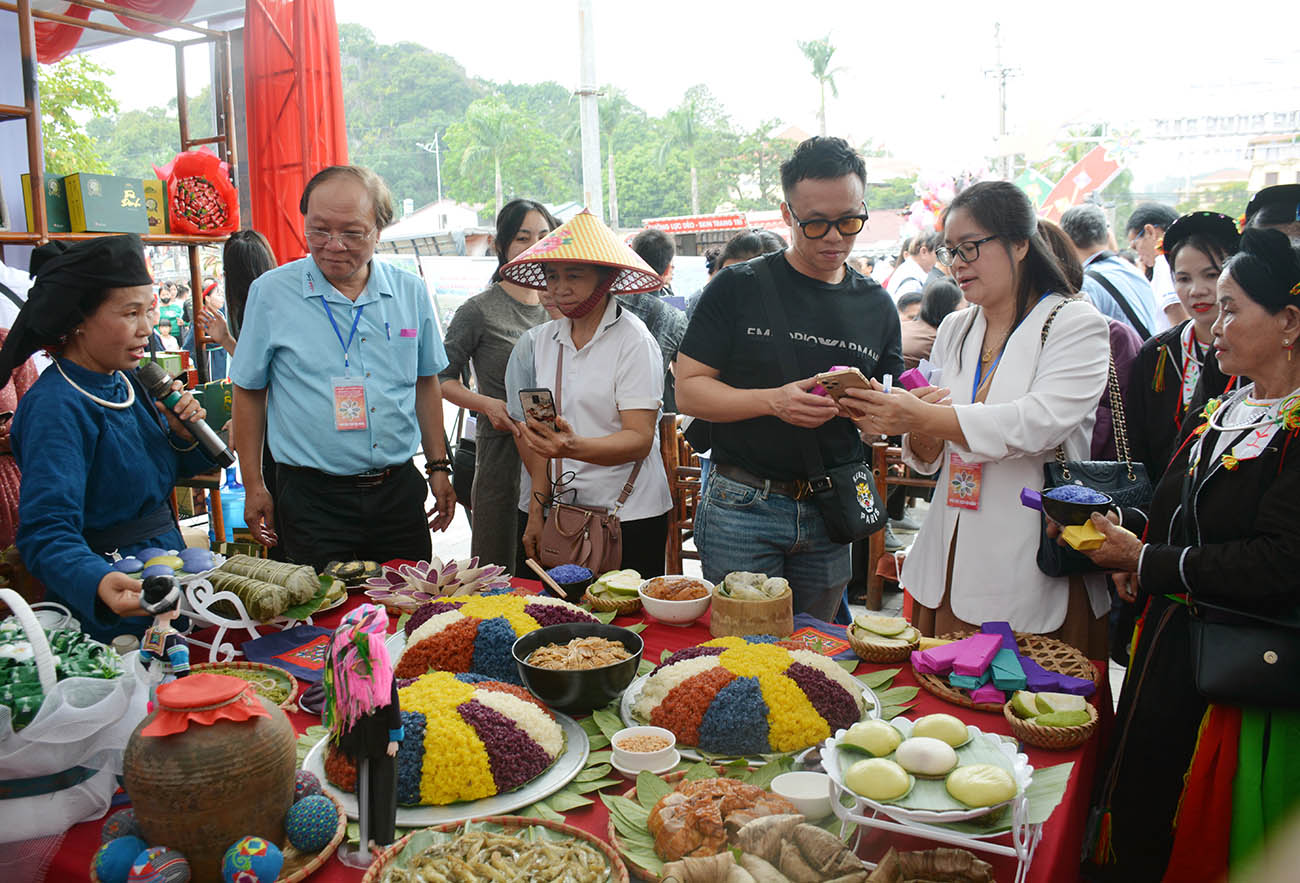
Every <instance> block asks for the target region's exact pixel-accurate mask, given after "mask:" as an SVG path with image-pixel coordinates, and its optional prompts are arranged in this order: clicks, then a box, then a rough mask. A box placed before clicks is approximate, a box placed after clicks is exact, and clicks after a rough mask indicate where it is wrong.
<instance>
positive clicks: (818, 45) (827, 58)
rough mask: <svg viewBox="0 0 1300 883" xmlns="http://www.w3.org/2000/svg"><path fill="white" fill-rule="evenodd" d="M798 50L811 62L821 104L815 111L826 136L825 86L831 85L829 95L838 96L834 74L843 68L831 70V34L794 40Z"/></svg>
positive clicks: (823, 135) (833, 48) (832, 52)
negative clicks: (814, 38)
mask: <svg viewBox="0 0 1300 883" xmlns="http://www.w3.org/2000/svg"><path fill="white" fill-rule="evenodd" d="M795 42H796V43H798V45H799V50H800V51H801V52H803V54H804V57H805V58H807V59H808V60H809V61H811V62H812V75H813V79H814V80H816V81H817V88H818V90H819V91H820V93H821V105H820V107H819V109H818V111H817V119H818V121H819V122H820V123H821V134H822V137H823V138H824V137H826V86H827V84H829V85H830V87H831V95H832V96H833V97H835V98H839V97H840V90H839V88H838V87H837V86H836V85H835V75H836V74H838V73H839V72H840V71H842V70H844V68H842V67H837V68H835V69H834V70H831V56H832V55H834V54H835V47H834V46H832V45H831V36H830V34H827V35H826V36H825V37H823V38H822V39H820V40H807V41H804V40H796V41H795Z"/></svg>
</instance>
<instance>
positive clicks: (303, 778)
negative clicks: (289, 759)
mask: <svg viewBox="0 0 1300 883" xmlns="http://www.w3.org/2000/svg"><path fill="white" fill-rule="evenodd" d="M320 793H321V787H320V779H318V778H316V774H315V773H310V772H308V771H307V770H298V772H297V774H296V775H295V776H294V777H293V799H294V800H295V801H297V800H302V799H303V798H304V797H310V796H311V795H313V794H320Z"/></svg>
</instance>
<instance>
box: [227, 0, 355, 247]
mask: <svg viewBox="0 0 1300 883" xmlns="http://www.w3.org/2000/svg"><path fill="white" fill-rule="evenodd" d="M244 28H245V30H244V92H245V105H246V107H247V112H246V116H247V128H248V158H247V163H246V165H247V168H248V180H249V198H250V201H251V202H252V207H253V227H254V229H256V230H259V231H261V232H262V233H263V234H264V235H265V236H266V238H267V239H268V240H269V241H270V243H271V248H272V249H273V250H274V251H275V255H276V258H277V259H279V260H280V261H282V262H283V261H289V260H293V259H295V258H298V257H301V256H302V255H304V254H306V252H307V244H306V242H305V241H304V240H303V235H302V215H301V214H300V213H299V211H298V200H299V198H300V197H301V195H302V189H303V186H304V185H305V184H306V183H307V181H308V179H310V178H311V176H312V175H314V174H315V173H316V172H318V171H320V170H321V169H322V168H324V167H325V166H330V165H340V164H344V163H346V162H347V161H348V140H347V128H346V125H345V122H344V117H343V82H342V77H341V74H340V67H339V35H338V24H337V22H336V21H335V18H334V3H333V2H332V0H296V2H294V0H248V5H247V7H246V11H245V17H244Z"/></svg>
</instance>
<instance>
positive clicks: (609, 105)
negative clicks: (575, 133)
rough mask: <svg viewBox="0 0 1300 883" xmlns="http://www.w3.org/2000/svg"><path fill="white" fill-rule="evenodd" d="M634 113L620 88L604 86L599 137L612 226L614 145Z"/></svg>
mask: <svg viewBox="0 0 1300 883" xmlns="http://www.w3.org/2000/svg"><path fill="white" fill-rule="evenodd" d="M636 115H637V108H636V107H635V106H634V105H633V104H632V102H630V101H628V99H627V96H626V95H625V94H624V93H623V91H622V90H621V89H617V88H615V87H614V86H606V87H605V94H604V96H603V97H601V99H600V137H601V138H602V139H603V140H604V142H605V173H606V174H607V175H608V177H609V195H608V200H609V225H610V226H611V227H614V228H617V227H618V176H617V175H616V173H615V171H614V145H615V144H616V143H617V142H618V138H619V127H620V126H622V124H623V123H624V122H625V121H626V120H627V119H629V118H630V117H633V116H636ZM642 116H644V114H642Z"/></svg>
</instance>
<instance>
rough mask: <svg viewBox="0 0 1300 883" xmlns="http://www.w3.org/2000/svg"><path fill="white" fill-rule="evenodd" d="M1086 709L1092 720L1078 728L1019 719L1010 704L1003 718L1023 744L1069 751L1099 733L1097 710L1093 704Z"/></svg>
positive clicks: (1003, 708) (1005, 707) (1051, 749)
mask: <svg viewBox="0 0 1300 883" xmlns="http://www.w3.org/2000/svg"><path fill="white" fill-rule="evenodd" d="M1084 708H1086V709H1087V710H1088V715H1089V717H1090V720H1089V721H1088V722H1087V723H1086V724H1079V726H1077V727H1044V726H1040V725H1039V724H1036V723H1034V722H1033V721H1032V720H1024V719H1023V718H1020V717H1017V716H1016V713H1015V712H1014V711H1012V710H1011V703H1010V702H1008V703H1007V704H1006V705H1004V706H1002V716H1003V717H1005V718H1006V719H1007V723H1008V724H1010V725H1011V732H1012V733H1014V734H1015V737H1016V738H1017V739H1019V740H1020V741H1021V742H1025V743H1027V744H1029V745H1033V746H1034V747H1036V748H1046V749H1047V750H1048V751H1069V750H1070V749H1071V748H1078V747H1079V746H1080V745H1082V744H1083V743H1084V742H1087V741H1088V740H1089V739H1091V738H1092V734H1093V733H1095V732H1097V720H1098V717H1097V709H1096V708H1094V707H1093V704H1092V703H1091V702H1089V703H1087V704H1085V705H1084Z"/></svg>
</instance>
